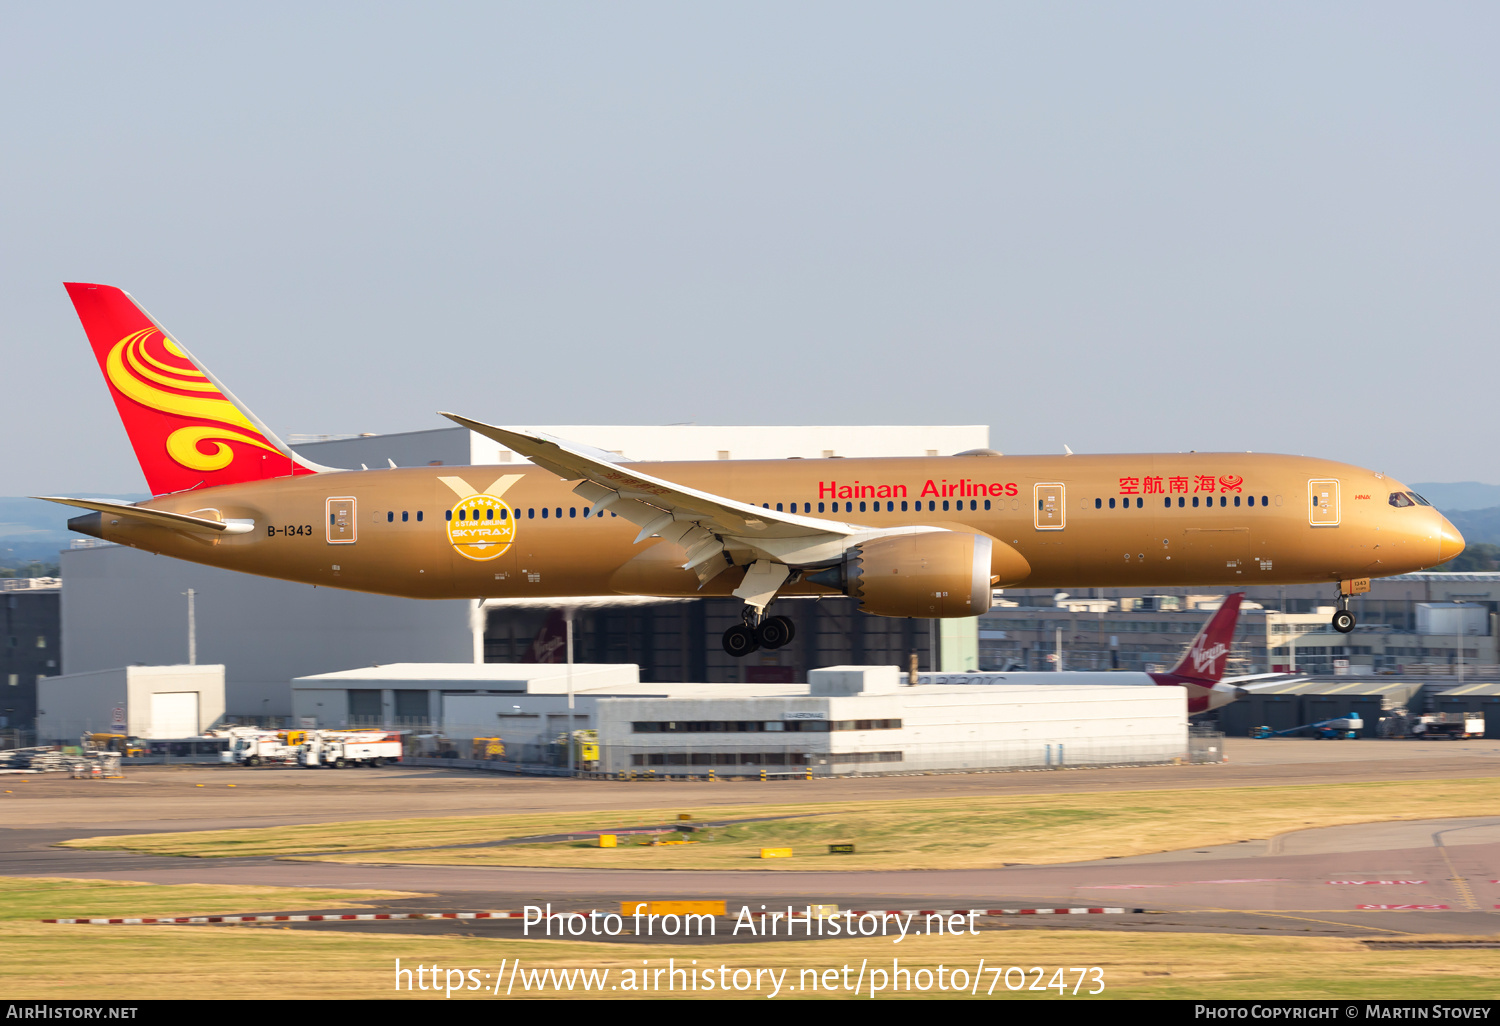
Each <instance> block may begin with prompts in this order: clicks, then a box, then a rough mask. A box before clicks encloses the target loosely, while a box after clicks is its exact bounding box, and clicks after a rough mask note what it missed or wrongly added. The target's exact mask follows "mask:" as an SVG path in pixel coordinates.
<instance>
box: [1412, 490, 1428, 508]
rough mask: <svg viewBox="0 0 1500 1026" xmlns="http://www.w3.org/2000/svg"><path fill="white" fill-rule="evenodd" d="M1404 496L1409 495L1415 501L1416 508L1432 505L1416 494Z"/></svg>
mask: <svg viewBox="0 0 1500 1026" xmlns="http://www.w3.org/2000/svg"><path fill="white" fill-rule="evenodd" d="M1406 494H1407V495H1409V496H1411V497H1412V498H1413V499H1415V500H1416V502H1417V505H1418V506H1431V505H1432V503H1430V502H1428V501H1427V500H1426V499H1424V498H1422V497H1421V496H1420V495H1418V494H1417V493H1416V492H1407V493H1406Z"/></svg>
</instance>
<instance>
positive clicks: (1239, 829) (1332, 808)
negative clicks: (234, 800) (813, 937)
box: [112, 779, 1500, 871]
mask: <svg viewBox="0 0 1500 1026" xmlns="http://www.w3.org/2000/svg"><path fill="white" fill-rule="evenodd" d="M1495 784H1496V781H1494V780H1488V779H1473V780H1451V781H1444V782H1443V783H1442V785H1441V787H1442V793H1443V797H1444V801H1445V807H1450V808H1463V809H1464V810H1465V811H1466V813H1467V814H1468V815H1476V816H1478V815H1494V814H1500V788H1496V786H1495ZM1433 790H1434V785H1433V784H1431V783H1425V782H1421V783H1405V782H1403V783H1373V784H1335V785H1319V784H1312V785H1295V786H1279V787H1247V788H1225V789H1217V790H1200V791H1135V792H1116V793H1112V794H1082V795H1040V796H1007V797H994V798H954V799H930V800H928V799H916V800H910V801H901V802H860V803H849V804H844V805H835V806H831V807H830V806H810V805H804V806H795V805H787V806H758V807H749V808H744V809H737V810H734V812H735V813H737V814H741V815H788V814H794V816H795V818H790V819H778V820H771V821H767V822H756V823H740V824H737V825H732V826H729V827H726V828H723V829H718V830H714V831H711V832H710V834H709V836H711V838H712V839H711V840H704V841H703V843H699V844H690V845H681V846H675V845H674V846H656V847H642V846H638V845H636V844H632V843H630V841H629V839H627V838H622V839H621V841H622V846H621V847H618V848H599V847H597V846H596V845H595V844H593V843H592V842H590V841H586V840H579V841H571V842H569V841H563V842H553V843H540V844H516V845H505V846H500V847H487V848H450V849H432V848H428V849H426V850H402V851H387V852H382V853H379V854H375V855H356V854H337V853H333V854H328V855H322V856H315V858H317V859H318V860H320V861H340V862H382V863H421V864H427V865H466V866H549V867H574V868H588V869H598V868H631V869H643V868H661V869H765V870H768V871H776V870H781V871H785V870H795V869H808V868H816V869H819V870H850V869H968V868H986V867H993V866H1000V865H1006V864H1016V863H1025V864H1033V865H1035V864H1044V863H1058V862H1076V861H1085V860H1089V859H1100V858H1105V857H1108V856H1124V855H1139V854H1146V853H1150V852H1157V851H1171V850H1175V849H1181V848H1193V847H1201V846H1205V845H1214V844H1231V843H1234V842H1237V841H1243V840H1249V839H1252V838H1264V837H1270V836H1273V835H1275V834H1278V833H1283V832H1286V831H1289V830H1300V829H1304V828H1307V827H1325V826H1336V825H1339V824H1347V823H1366V822H1376V821H1386V820H1399V819H1422V818H1429V817H1431V815H1432V810H1433ZM718 814H719V815H725V813H724V811H723V810H718ZM616 815H617V816H619V819H617V820H615V822H619V821H621V820H624V821H626V822H629V820H628V819H627V817H629V816H630V815H631V814H629V813H625V814H616ZM517 818H519V817H517ZM589 821H591V822H592V823H593V824H596V825H597V824H600V823H601V821H603V822H605V823H608V822H609V821H608V820H605V819H604V817H603V816H602V815H596V816H593V817H590V818H589ZM419 822H420V824H421V826H420V827H419V828H418V829H426V830H428V831H430V833H429V836H445V837H446V838H447V839H448V841H449V843H453V842H455V841H457V839H458V836H459V832H447V833H445V829H444V828H443V827H440V826H435V825H434V824H435V823H436V822H437V821H433V820H424V821H419ZM596 828H597V826H596ZM367 829H368V828H367ZM380 829H381V830H382V831H387V832H388V833H389V834H392V835H394V834H402V835H403V836H402V847H403V848H408V849H409V848H413V847H416V845H417V844H418V843H419V842H416V841H415V840H414V839H413V838H410V837H407V836H405V835H404V830H405V826H404V824H389V823H388V824H382V825H381V827H380ZM475 829H476V830H480V831H486V832H489V833H499V834H502V835H503V832H506V831H510V832H511V836H525V834H526V833H527V829H526V828H523V827H519V826H517V825H515V824H513V823H512V822H511V820H510V818H508V817H486V818H485V819H484V820H483V821H480V822H478V823H476V825H475ZM160 836H162V835H158V837H160ZM481 836H484V834H483V833H481ZM471 839H477V838H471ZM112 840H115V841H125V842H126V843H128V844H130V845H131V846H134V844H135V843H136V842H135V840H134V839H119V838H115V839H112ZM146 843H150V844H161V845H162V847H158V848H156V850H173V849H174V848H175V846H177V845H183V846H187V845H191V846H192V849H193V850H196V851H205V852H207V851H214V850H216V849H215V848H214V847H213V846H214V844H215V841H214V840H213V838H212V837H210V836H207V835H188V836H187V837H184V838H182V839H180V840H173V841H165V840H163V841H158V840H157V839H156V838H148V839H146ZM833 843H853V844H855V846H856V854H854V855H829V854H828V853H827V846H828V845H829V844H833ZM762 847H776V848H779V847H790V848H792V849H793V851H794V852H795V855H794V857H793V858H790V859H771V860H762V859H760V858H759V857H758V856H759V852H760V849H761V848H762ZM144 850H150V849H144Z"/></svg>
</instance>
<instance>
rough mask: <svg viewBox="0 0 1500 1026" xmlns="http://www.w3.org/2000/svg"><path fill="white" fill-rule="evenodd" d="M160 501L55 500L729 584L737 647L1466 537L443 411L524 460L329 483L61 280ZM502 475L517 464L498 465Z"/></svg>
mask: <svg viewBox="0 0 1500 1026" xmlns="http://www.w3.org/2000/svg"><path fill="white" fill-rule="evenodd" d="M67 289H68V293H69V296H70V297H71V298H72V300H73V304H74V307H75V309H76V310H77V311H78V315H79V318H80V320H81V322H82V323H83V326H84V330H85V332H86V333H87V335H88V337H89V341H90V344H91V345H92V347H93V350H94V353H95V356H96V357H97V359H98V361H99V365H100V368H101V370H102V371H103V372H104V376H105V379H106V381H107V382H108V385H109V389H110V394H111V396H112V398H113V399H114V401H115V404H116V408H117V409H118V411H119V413H120V416H121V418H122V420H123V422H124V424H125V428H126V431H127V433H128V434H129V436H130V439H131V442H132V444H133V446H134V447H135V451H136V456H137V458H138V459H139V461H140V463H141V468H142V470H143V472H144V473H145V476H146V480H147V483H148V485H149V486H150V488H151V491H152V493H153V495H154V496H155V497H154V498H152V499H150V500H148V501H146V502H142V503H137V504H128V503H121V502H114V501H109V500H104V499H86V498H64V497H55V496H54V497H50V498H51V500H52V501H55V502H61V503H63V504H64V505H70V506H74V507H78V508H80V509H84V510H87V511H89V512H88V513H87V514H85V515H83V516H78V517H74V518H73V519H72V520H70V521H69V527H70V528H71V529H72V530H75V531H78V532H79V533H81V534H86V535H90V536H92V537H97V538H104V539H106V540H109V541H114V542H119V543H121V544H126V545H132V546H135V547H137V548H141V549H144V550H146V551H149V552H156V553H160V554H164V555H170V556H174V557H176V558H180V559H186V560H189V561H192V562H198V563H204V564H207V565H212V566H219V567H223V568H225V569H231V570H237V571H241V572H246V573H255V574H261V575H264V576H268V577H275V578H280V579H283V580H293V581H302V582H305V583H309V584H313V585H318V586H323V587H335V588H347V589H350V590H355V591H367V592H375V593H380V594H389V595H402V596H406V597H410V598H430V599H439V598H464V599H472V598H476V597H481V598H491V597H492V598H506V597H517V596H522V595H524V596H525V597H528V598H541V597H558V596H578V595H650V596H659V597H689V598H692V597H697V596H700V595H718V596H728V595H732V596H734V597H736V598H739V599H740V600H742V601H743V603H744V606H743V609H742V619H743V622H742V623H740V624H735V625H732V626H730V627H729V628H728V629H727V630H726V631H725V632H724V634H723V637H722V645H723V647H724V649H725V650H726V651H727V652H729V653H730V654H731V655H733V656H736V657H743V656H746V655H749V654H750V653H752V652H754V651H755V650H756V649H758V648H767V649H774V648H780V647H782V646H784V645H786V644H787V643H788V642H790V641H791V640H792V638H791V621H790V620H789V619H787V618H786V617H782V616H776V615H769V614H768V609H769V608H770V607H771V605H772V604H773V603H774V602H775V601H776V600H777V598H778V597H780V596H797V595H801V596H825V595H845V596H848V597H850V598H852V599H855V600H857V601H858V604H859V608H860V609H861V610H862V611H864V612H867V613H871V614H875V615H880V616H890V617H908V618H924V619H926V618H943V617H973V616H977V615H979V614H981V613H983V612H985V611H986V610H987V609H988V608H989V606H990V603H991V601H992V596H993V590H992V589H994V588H996V587H1008V586H1024V587H1033V588H1034V587H1074V586H1079V587H1144V586H1165V587H1183V586H1208V587H1217V586H1225V587H1231V588H1233V587H1236V586H1240V585H1244V584H1245V583H1247V582H1249V581H1254V582H1256V583H1258V584H1300V583H1324V584H1331V585H1337V586H1338V598H1337V605H1336V607H1335V611H1334V613H1333V618H1332V623H1333V626H1334V627H1335V629H1337V630H1338V631H1339V632H1341V633H1346V634H1347V633H1348V632H1350V631H1352V630H1353V629H1354V627H1355V618H1354V615H1353V613H1352V612H1351V611H1350V609H1349V597H1350V596H1351V595H1356V594H1362V593H1363V592H1364V591H1366V590H1368V587H1369V580H1370V578H1371V577H1385V576H1390V575H1393V574H1400V573H1405V572H1408V571H1412V570H1420V569H1425V568H1427V567H1430V566H1435V565H1437V564H1439V563H1443V562H1446V561H1447V560H1450V559H1452V558H1453V557H1454V556H1456V555H1458V554H1459V553H1460V552H1462V550H1463V547H1464V542H1463V538H1462V536H1461V535H1460V534H1459V533H1458V531H1457V530H1455V529H1454V527H1453V525H1452V524H1450V523H1449V522H1448V521H1447V520H1446V519H1444V517H1443V516H1442V515H1441V514H1440V513H1439V512H1438V511H1437V510H1435V509H1433V508H1432V507H1431V505H1430V504H1429V503H1428V502H1427V501H1426V500H1425V499H1423V498H1422V497H1421V496H1419V495H1417V494H1416V493H1414V492H1412V491H1410V490H1409V489H1407V488H1406V486H1405V485H1403V484H1401V483H1400V482H1399V481H1396V480H1393V479H1391V478H1389V477H1387V476H1386V475H1385V474H1383V473H1380V472H1376V471H1372V470H1368V469H1365V468H1361V467H1355V466H1351V465H1349V464H1345V463H1338V462H1333V461H1329V460H1320V459H1313V458H1308V457H1302V456H1285V455H1275V454H1265V453H1249V452H1234V453H1200V452H1176V453H1144V454H1143V453H1127V454H1098V455H1084V454H1077V455H1075V454H1073V453H1068V454H1067V455H1065V456H1006V455H1003V454H1001V453H998V452H995V451H993V450H989V449H982V450H971V451H968V452H964V453H959V454H956V455H952V456H942V457H940V456H935V455H934V456H930V457H908V458H881V459H857V460H856V459H850V460H841V459H837V458H836V457H833V456H829V457H826V458H823V459H786V460H744V461H737V460H720V461H712V462H709V461H704V462H679V463H646V462H636V461H632V460H628V459H626V458H624V457H621V456H619V455H618V454H614V453H609V452H603V451H601V450H598V449H594V448H592V447H590V446H585V445H578V444H575V443H572V442H568V441H566V440H563V439H559V438H553V437H550V436H544V435H540V434H537V433H535V432H527V431H521V430H514V429H510V428H503V427H497V426H494V425H491V424H486V423H483V422H481V421H477V420H473V419H470V418H466V417H460V416H456V415H452V414H445V416H447V417H448V418H449V419H450V420H452V421H453V422H454V423H456V424H459V425H461V426H463V427H466V428H468V429H469V430H471V431H473V432H475V433H476V434H478V435H480V436H482V437H485V438H488V439H490V440H491V441H493V442H496V443H498V444H499V446H500V447H502V448H503V449H505V450H506V451H507V452H514V453H519V454H521V455H522V456H525V457H527V458H528V459H530V460H531V461H532V464H531V465H529V466H520V465H515V466H511V467H508V468H507V467H502V466H499V465H491V466H474V467H451V466H428V467H411V468H395V467H392V468H390V469H376V470H359V471H353V470H338V469H336V468H330V467H323V466H319V465H317V464H314V463H312V462H310V461H309V460H307V459H305V458H303V457H301V456H299V455H298V454H297V453H295V452H294V451H293V450H292V449H290V448H289V447H288V446H287V445H286V444H285V443H284V442H282V441H281V440H279V439H278V438H276V436H275V435H274V434H273V433H272V432H271V431H270V429H269V428H268V427H266V425H265V424H264V422H262V421H260V420H258V419H257V418H256V417H255V416H254V414H253V413H251V412H250V411H249V409H248V408H247V407H245V406H244V405H243V404H242V403H240V402H239V401H238V400H237V399H235V398H234V396H233V395H232V394H231V393H229V392H228V391H227V389H225V388H224V387H223V386H222V385H221V384H220V383H219V382H218V380H217V379H216V378H214V377H213V376H212V375H210V374H209V373H208V372H207V370H206V369H205V368H204V367H203V366H202V365H201V364H200V363H198V362H197V361H196V360H194V359H193V357H192V356H191V355H190V354H189V353H188V352H187V350H186V349H185V348H183V347H182V345H181V344H180V343H179V342H178V341H177V340H175V339H173V338H172V337H171V336H170V335H168V334H167V332H166V331H165V330H164V329H163V328H162V327H161V325H159V324H158V323H157V322H156V321H155V320H154V319H152V318H151V317H150V316H149V315H148V314H147V313H146V312H145V311H144V310H143V309H141V308H140V307H139V306H138V305H137V304H136V303H135V302H134V300H132V299H131V297H130V296H129V295H127V294H126V293H125V292H123V291H121V290H120V289H118V288H114V287H112V286H107V285H97V284H87V283H76V282H75V283H68V285H67ZM507 470H508V471H510V472H506V471H507Z"/></svg>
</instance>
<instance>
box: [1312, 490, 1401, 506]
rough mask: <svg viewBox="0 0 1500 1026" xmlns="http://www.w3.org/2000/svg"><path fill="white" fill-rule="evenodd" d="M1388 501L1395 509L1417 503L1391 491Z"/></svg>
mask: <svg viewBox="0 0 1500 1026" xmlns="http://www.w3.org/2000/svg"><path fill="white" fill-rule="evenodd" d="M1314 500H1315V501H1316V497H1314ZM1390 502H1391V505H1392V506H1395V507H1396V508H1397V509H1402V508H1404V507H1406V506H1415V505H1416V504H1417V503H1416V501H1415V500H1414V499H1412V498H1411V496H1409V495H1407V494H1406V493H1405V492H1392V493H1391V499H1390Z"/></svg>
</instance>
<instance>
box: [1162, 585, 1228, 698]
mask: <svg viewBox="0 0 1500 1026" xmlns="http://www.w3.org/2000/svg"><path fill="white" fill-rule="evenodd" d="M1244 597H1245V593H1244V592H1240V591H1237V592H1235V593H1234V594H1233V595H1229V596H1226V597H1225V599H1224V604H1223V605H1222V606H1220V607H1219V608H1218V609H1217V610H1216V611H1215V612H1214V615H1213V616H1212V617H1210V618H1209V621H1208V623H1206V624H1204V625H1203V629H1202V630H1201V631H1199V632H1198V636H1197V637H1196V638H1194V639H1193V643H1192V644H1191V645H1189V646H1188V650H1187V651H1186V652H1184V653H1183V654H1182V658H1181V659H1180V660H1178V662H1177V665H1176V666H1174V667H1172V669H1171V671H1169V672H1170V673H1171V674H1172V675H1173V676H1176V677H1187V678H1189V679H1191V680H1199V681H1205V682H1207V683H1210V684H1212V683H1217V682H1218V680H1219V678H1220V677H1222V676H1224V664H1225V663H1226V662H1228V660H1229V647H1230V645H1231V643H1233V641H1234V627H1235V624H1236V623H1238V622H1239V619H1240V602H1241V601H1242V600H1243V599H1244Z"/></svg>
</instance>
